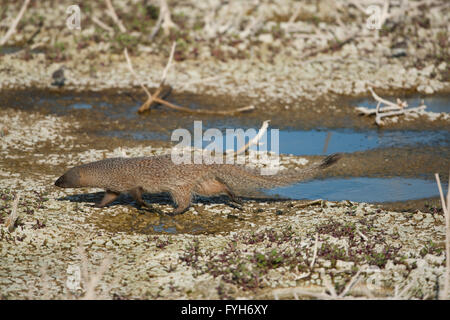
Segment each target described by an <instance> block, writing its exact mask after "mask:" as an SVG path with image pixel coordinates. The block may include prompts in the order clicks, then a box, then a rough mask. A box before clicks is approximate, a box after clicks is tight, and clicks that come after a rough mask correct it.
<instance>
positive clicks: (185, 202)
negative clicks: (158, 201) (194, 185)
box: [169, 186, 192, 216]
mask: <svg viewBox="0 0 450 320" xmlns="http://www.w3.org/2000/svg"><path fill="white" fill-rule="evenodd" d="M191 190H192V189H191V187H190V186H183V187H179V188H177V189H172V190H171V191H170V195H171V196H172V199H173V201H174V202H175V203H176V205H177V207H176V208H175V209H174V210H173V211H172V212H171V213H169V215H171V216H175V215H178V214H181V213H183V212H185V211H186V210H187V209H188V208H189V206H190V205H191V199H192V191H191Z"/></svg>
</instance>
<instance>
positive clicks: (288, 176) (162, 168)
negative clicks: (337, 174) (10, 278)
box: [55, 154, 340, 215]
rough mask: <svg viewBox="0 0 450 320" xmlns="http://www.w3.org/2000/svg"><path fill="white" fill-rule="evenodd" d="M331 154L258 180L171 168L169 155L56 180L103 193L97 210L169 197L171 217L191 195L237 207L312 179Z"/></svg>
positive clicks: (82, 169)
mask: <svg viewBox="0 0 450 320" xmlns="http://www.w3.org/2000/svg"><path fill="white" fill-rule="evenodd" d="M339 158H340V154H333V155H331V156H328V157H326V158H324V159H323V160H322V161H320V162H316V163H313V164H312V165H310V166H308V167H306V168H305V169H303V170H284V171H282V172H280V173H278V174H276V175H261V174H260V173H259V172H258V171H257V170H256V169H250V168H247V167H244V166H242V165H233V164H209V165H207V164H174V163H173V162H172V160H171V155H170V154H167V155H162V156H154V157H140V158H111V159H105V160H100V161H96V162H92V163H88V164H83V165H80V166H76V167H74V168H72V169H70V170H68V171H67V172H66V173H65V174H64V175H62V176H61V177H59V179H58V180H56V182H55V185H56V186H58V187H61V188H82V187H95V188H104V189H105V190H106V193H105V195H104V197H103V199H102V200H101V201H100V202H99V203H97V204H96V205H95V206H96V207H100V208H101V207H104V206H106V205H107V204H109V203H111V202H113V201H114V200H115V199H116V198H117V197H118V196H119V194H120V193H122V192H128V193H130V194H131V196H132V197H133V198H134V200H135V201H136V203H137V204H138V205H139V206H148V205H147V204H146V203H145V202H144V201H143V200H142V193H143V192H148V193H160V192H168V193H169V194H170V195H171V197H172V199H173V201H174V202H175V204H176V208H175V209H174V211H173V212H172V214H171V215H176V214H180V213H183V212H184V211H185V210H186V209H188V208H189V206H190V205H191V199H192V197H193V195H194V194H197V195H202V196H215V195H221V194H224V195H228V196H229V197H230V199H231V200H232V201H233V202H236V203H240V200H239V198H238V197H237V196H236V193H237V192H239V191H249V190H255V189H268V188H273V187H277V186H285V185H289V184H292V183H295V182H298V181H302V180H305V179H309V178H312V177H313V176H314V175H316V174H317V173H318V172H319V171H320V170H321V169H324V168H326V167H328V166H330V165H332V164H334V163H335V162H336V161H337V160H338V159H339Z"/></svg>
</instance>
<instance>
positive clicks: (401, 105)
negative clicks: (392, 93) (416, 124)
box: [356, 88, 427, 126]
mask: <svg viewBox="0 0 450 320" xmlns="http://www.w3.org/2000/svg"><path fill="white" fill-rule="evenodd" d="M369 91H370V93H371V94H372V96H373V98H374V99H375V100H376V101H377V102H378V103H377V107H376V108H375V109H369V108H366V107H358V108H356V110H358V111H359V113H360V114H362V115H366V116H372V115H375V123H376V124H377V125H378V126H382V125H384V124H385V122H384V121H383V120H382V119H383V118H387V117H392V116H399V115H411V114H414V113H415V114H420V113H422V112H423V111H425V109H426V108H427V106H426V105H424V104H423V102H422V105H420V106H418V107H414V108H408V104H407V103H406V102H405V101H401V100H400V99H397V102H396V103H394V102H391V101H388V100H386V99H383V98H381V97H379V96H378V95H377V94H376V93H375V92H374V91H373V89H372V88H369ZM383 104H384V105H385V106H383Z"/></svg>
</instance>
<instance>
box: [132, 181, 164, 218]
mask: <svg viewBox="0 0 450 320" xmlns="http://www.w3.org/2000/svg"><path fill="white" fill-rule="evenodd" d="M143 192H144V190H143V189H142V188H141V187H138V188H134V189H131V190H130V191H129V193H130V195H131V196H132V197H133V199H134V201H136V204H137V205H138V207H139V208H140V207H146V208H147V209H149V210H150V211H154V212H156V213H158V214H164V212H162V211H161V210H159V209H156V208H155V207H153V206H152V205H151V204H148V203H147V202H145V201H144V200H142V193H143Z"/></svg>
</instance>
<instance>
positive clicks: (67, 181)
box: [55, 167, 83, 188]
mask: <svg viewBox="0 0 450 320" xmlns="http://www.w3.org/2000/svg"><path fill="white" fill-rule="evenodd" d="M55 186H57V187H60V188H79V187H83V186H82V185H81V183H80V173H79V172H78V170H77V168H76V167H75V168H72V169H70V170H69V171H67V172H66V173H65V174H63V175H62V176H61V177H59V178H58V180H56V181H55Z"/></svg>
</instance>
